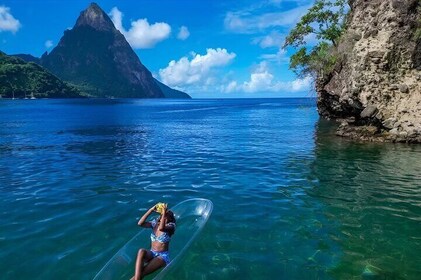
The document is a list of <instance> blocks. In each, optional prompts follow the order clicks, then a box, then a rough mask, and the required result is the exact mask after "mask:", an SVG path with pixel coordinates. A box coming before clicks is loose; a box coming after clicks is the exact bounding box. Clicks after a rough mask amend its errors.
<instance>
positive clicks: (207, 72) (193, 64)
mask: <svg viewBox="0 0 421 280" xmlns="http://www.w3.org/2000/svg"><path fill="white" fill-rule="evenodd" d="M235 57H236V54H235V53H229V52H228V51H227V50H226V49H221V48H217V49H212V48H210V49H207V50H206V54H204V55H201V54H196V53H191V59H189V58H188V57H186V56H184V57H182V58H180V59H179V60H178V61H175V60H172V61H171V62H170V63H169V64H168V66H167V67H166V68H163V69H160V70H159V76H160V78H161V81H162V82H163V83H164V84H167V85H169V86H175V87H178V88H185V87H186V86H189V85H203V86H210V85H212V84H214V83H215V82H216V80H217V79H216V78H215V77H213V76H212V75H211V74H212V71H213V70H215V69H217V68H219V67H222V66H226V65H228V64H229V63H230V62H232V60H233V59H234V58H235Z"/></svg>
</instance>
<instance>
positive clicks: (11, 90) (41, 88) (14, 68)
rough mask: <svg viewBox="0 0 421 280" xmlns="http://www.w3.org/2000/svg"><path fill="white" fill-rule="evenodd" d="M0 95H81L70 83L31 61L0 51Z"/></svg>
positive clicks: (48, 96) (10, 96) (62, 96)
mask: <svg viewBox="0 0 421 280" xmlns="http://www.w3.org/2000/svg"><path fill="white" fill-rule="evenodd" d="M0 95H1V97H6V98H13V97H14V98H25V97H28V98H29V97H35V98H42V97H45V98H69V97H81V93H80V92H79V91H78V90H76V89H75V88H74V87H72V86H71V85H69V84H67V83H65V82H63V81H61V80H60V79H58V78H57V77H56V76H54V75H53V74H51V73H50V72H48V71H47V70H45V69H44V68H42V67H41V66H39V65H38V64H35V63H32V62H29V63H28V62H25V61H24V60H22V59H20V58H17V57H13V56H8V55H6V54H4V53H3V52H0Z"/></svg>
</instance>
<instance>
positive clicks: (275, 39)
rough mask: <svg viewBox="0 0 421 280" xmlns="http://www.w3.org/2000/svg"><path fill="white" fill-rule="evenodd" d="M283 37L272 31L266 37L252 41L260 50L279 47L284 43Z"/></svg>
mask: <svg viewBox="0 0 421 280" xmlns="http://www.w3.org/2000/svg"><path fill="white" fill-rule="evenodd" d="M284 40H285V39H284V36H283V35H282V34H279V33H278V32H274V31H272V32H271V33H269V34H268V35H266V36H263V37H257V38H254V39H253V41H252V42H253V44H257V45H259V46H260V47H261V48H262V49H266V48H271V47H280V46H281V45H282V44H283V42H284Z"/></svg>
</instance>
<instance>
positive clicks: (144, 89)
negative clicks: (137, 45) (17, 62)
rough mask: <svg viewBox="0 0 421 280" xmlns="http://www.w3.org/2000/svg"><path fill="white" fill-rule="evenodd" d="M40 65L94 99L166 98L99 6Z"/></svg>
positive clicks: (93, 6) (82, 16)
mask: <svg viewBox="0 0 421 280" xmlns="http://www.w3.org/2000/svg"><path fill="white" fill-rule="evenodd" d="M40 63H41V65H42V66H43V67H45V68H47V69H49V70H50V71H51V72H53V73H54V74H56V75H57V76H58V77H60V78H61V79H63V80H65V81H68V82H71V83H72V84H75V85H76V86H78V87H79V88H80V89H81V90H82V91H84V92H87V93H88V94H89V95H90V96H94V97H131V98H164V97H165V94H164V93H163V91H162V89H161V88H160V86H159V85H158V83H157V82H156V80H155V79H154V78H153V77H152V74H151V72H150V71H149V70H148V69H147V68H146V67H145V66H144V65H143V64H142V63H141V62H140V60H139V58H138V56H137V55H136V53H135V52H134V51H133V49H132V48H131V46H130V45H129V43H128V42H127V41H126V39H125V38H124V35H123V34H121V33H120V31H118V30H117V29H116V28H115V26H114V24H113V22H112V21H111V19H110V18H109V17H108V15H107V14H106V13H105V12H104V11H103V10H102V9H101V8H100V7H99V6H98V5H97V4H95V3H92V4H91V5H90V6H89V7H88V8H87V9H86V10H85V11H83V12H82V13H81V14H80V16H79V18H78V19H77V21H76V24H75V26H74V27H73V28H72V29H70V30H66V31H65V32H64V36H63V37H62V38H61V40H60V42H59V43H58V45H57V46H56V47H55V48H54V49H53V50H52V51H51V53H49V54H47V53H45V54H44V55H43V56H42V57H41V59H40ZM169 90H170V91H171V90H172V89H170V88H169ZM188 97H189V96H188V95H187V94H186V98H188Z"/></svg>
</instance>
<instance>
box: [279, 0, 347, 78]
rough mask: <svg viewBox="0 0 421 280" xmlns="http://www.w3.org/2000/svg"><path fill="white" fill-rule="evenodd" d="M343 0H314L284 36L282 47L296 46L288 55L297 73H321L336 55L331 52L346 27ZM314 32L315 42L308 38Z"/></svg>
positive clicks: (325, 71) (345, 6) (345, 8)
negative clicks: (291, 53)
mask: <svg viewBox="0 0 421 280" xmlns="http://www.w3.org/2000/svg"><path fill="white" fill-rule="evenodd" d="M346 14H347V1H346V0H316V2H315V3H314V5H313V6H312V7H311V8H310V9H309V10H308V12H307V14H305V15H304V16H303V17H302V18H301V20H300V21H299V22H298V23H297V25H296V26H295V27H294V28H293V29H292V30H291V31H290V33H289V34H288V36H287V37H286V39H285V43H284V46H283V48H284V49H285V48H287V47H288V46H291V47H294V48H295V49H298V50H297V52H296V53H295V54H293V55H292V56H291V59H290V69H292V70H293V71H294V72H295V73H296V74H297V75H299V76H308V75H311V76H313V77H316V76H324V75H325V74H327V73H330V72H331V71H332V70H333V68H334V66H335V64H336V62H337V57H336V56H335V55H334V54H333V52H332V46H333V47H336V46H337V44H338V41H339V38H340V37H341V35H342V33H343V31H344V29H345V17H346ZM311 36H315V37H316V39H317V44H316V45H315V46H313V47H310V46H309V44H308V40H309V39H310V38H311Z"/></svg>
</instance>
